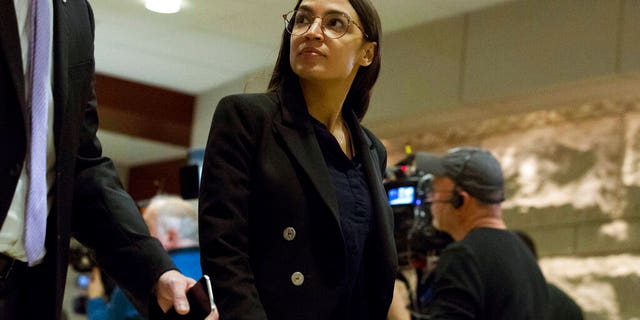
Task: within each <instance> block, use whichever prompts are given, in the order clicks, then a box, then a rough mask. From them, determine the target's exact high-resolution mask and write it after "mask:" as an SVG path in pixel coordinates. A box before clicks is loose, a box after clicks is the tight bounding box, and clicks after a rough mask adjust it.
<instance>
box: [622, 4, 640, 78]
mask: <svg viewBox="0 0 640 320" xmlns="http://www.w3.org/2000/svg"><path fill="white" fill-rule="evenodd" d="M623 10H624V11H623V18H622V19H623V20H622V21H623V24H622V44H621V46H620V51H621V53H620V60H621V61H620V68H621V71H622V72H623V73H626V72H637V71H640V0H625V1H624V9H623Z"/></svg>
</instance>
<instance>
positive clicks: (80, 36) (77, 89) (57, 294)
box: [0, 0, 195, 319]
mask: <svg viewBox="0 0 640 320" xmlns="http://www.w3.org/2000/svg"><path fill="white" fill-rule="evenodd" d="M94 26H95V21H94V17H93V12H92V10H91V7H90V6H89V4H88V2H87V1H85V0H75V1H52V0H23V1H20V0H1V1H0V148H1V149H2V154H3V155H2V157H0V319H59V318H60V317H61V309H62V300H63V297H64V288H65V283H66V275H67V267H68V251H69V242H70V241H69V240H70V238H71V236H72V235H73V236H74V237H75V238H76V239H78V241H80V242H81V243H83V244H84V245H86V246H88V247H90V248H91V249H93V250H94V251H95V253H96V259H97V260H98V262H99V263H100V265H101V266H102V267H103V268H104V269H105V270H106V271H107V272H108V273H109V274H110V275H111V276H112V277H113V278H114V279H115V280H116V281H117V282H118V283H119V285H120V286H121V287H122V288H123V289H124V290H126V291H127V292H128V293H129V294H130V296H131V297H134V298H135V299H134V300H135V301H136V305H137V306H138V308H139V309H140V310H141V311H142V312H146V311H147V310H149V308H151V307H153V306H154V304H159V305H160V307H161V308H162V309H163V310H169V309H170V308H171V307H172V306H173V307H175V309H176V310H177V311H178V312H179V313H181V314H185V313H187V312H188V310H189V304H188V302H187V299H186V295H185V292H186V291H187V290H188V288H189V287H190V286H191V285H193V284H194V283H195V280H193V279H189V278H187V277H184V276H183V275H181V274H180V273H179V272H177V271H176V270H174V269H175V265H174V264H173V263H172V261H171V258H170V257H169V255H168V254H167V253H166V252H165V251H164V250H163V249H162V246H161V244H160V243H159V242H158V240H156V239H154V238H153V237H151V236H150V235H149V232H148V230H147V228H146V226H145V224H144V221H143V220H142V218H141V217H140V214H139V211H138V208H137V207H136V205H135V203H134V201H133V200H132V199H131V197H130V196H129V195H128V194H127V193H126V192H125V191H124V188H123V187H122V184H121V182H120V179H119V178H118V176H117V174H116V170H115V167H114V165H113V163H112V161H111V160H110V159H108V158H106V157H104V156H103V155H102V147H101V145H100V142H99V141H98V138H97V137H96V131H97V130H98V113H97V109H96V108H97V102H96V95H95V61H94V45H93V40H94ZM132 262H135V263H132Z"/></svg>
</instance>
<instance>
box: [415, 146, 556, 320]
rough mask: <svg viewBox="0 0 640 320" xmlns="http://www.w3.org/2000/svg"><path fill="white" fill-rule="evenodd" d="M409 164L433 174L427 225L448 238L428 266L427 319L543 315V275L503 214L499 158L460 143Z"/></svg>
mask: <svg viewBox="0 0 640 320" xmlns="http://www.w3.org/2000/svg"><path fill="white" fill-rule="evenodd" d="M416 167H417V168H418V169H419V170H423V171H425V172H430V173H432V174H433V175H434V179H433V183H432V189H431V192H430V193H429V195H428V200H429V202H430V204H431V210H432V214H433V226H434V227H436V228H437V229H439V230H442V231H446V232H447V233H449V234H450V235H451V236H452V237H453V239H455V242H454V243H452V244H451V245H449V246H447V248H446V249H444V250H443V251H442V254H441V256H440V260H439V262H438V266H437V268H436V271H435V272H436V273H435V279H434V291H433V295H432V300H431V302H430V303H429V305H428V307H429V319H434V320H435V319H492V320H493V319H495V320H500V319H505V320H506V319H544V317H545V305H546V304H547V301H548V294H547V285H546V281H545V279H544V276H543V275H542V272H541V271H540V268H539V267H538V264H537V262H536V260H535V258H534V257H533V255H532V254H531V252H530V251H529V250H528V249H527V248H526V247H525V245H524V244H523V243H522V241H520V239H518V238H517V237H516V236H515V235H514V234H513V233H511V232H509V231H507V230H506V225H505V223H504V221H503V219H502V209H501V206H500V203H501V202H502V201H503V200H504V190H503V184H504V182H503V177H502V169H501V168H500V164H499V163H498V160H497V159H496V158H494V157H493V155H491V153H490V152H488V151H486V150H482V149H479V148H471V147H465V148H456V149H452V150H450V151H449V152H448V153H447V154H446V155H444V156H442V157H438V156H435V155H432V154H428V153H418V154H416Z"/></svg>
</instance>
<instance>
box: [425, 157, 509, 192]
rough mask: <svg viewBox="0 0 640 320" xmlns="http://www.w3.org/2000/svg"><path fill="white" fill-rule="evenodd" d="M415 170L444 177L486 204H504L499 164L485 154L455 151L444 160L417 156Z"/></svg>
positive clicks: (442, 158) (502, 181)
mask: <svg viewBox="0 0 640 320" xmlns="http://www.w3.org/2000/svg"><path fill="white" fill-rule="evenodd" d="M415 166H416V169H417V170H420V171H423V172H424V173H430V174H432V175H434V176H446V177H449V178H450V179H451V180H453V182H454V183H455V184H456V185H457V186H458V187H460V188H462V189H463V190H464V191H466V192H468V193H469V194H470V195H472V196H473V197H475V198H477V199H479V200H480V201H482V202H485V203H500V202H502V201H504V179H503V177H502V169H501V168H500V163H499V162H498V160H497V159H496V158H495V157H494V156H493V155H492V154H491V153H490V152H489V151H487V150H483V149H480V148H475V147H460V148H454V149H451V150H449V151H448V152H447V154H445V155H443V156H437V155H435V154H432V153H429V152H416V160H415Z"/></svg>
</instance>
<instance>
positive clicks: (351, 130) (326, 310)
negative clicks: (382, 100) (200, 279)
mask: <svg viewBox="0 0 640 320" xmlns="http://www.w3.org/2000/svg"><path fill="white" fill-rule="evenodd" d="M283 18H284V19H285V30H283V33H282V43H281V47H280V53H279V57H278V60H277V62H276V66H275V68H274V72H273V75H272V78H271V81H270V84H269V90H268V93H264V94H244V95H233V96H228V97H225V98H223V99H222V100H221V101H220V102H219V104H218V106H217V108H216V111H215V115H214V117H213V122H212V124H211V131H210V133H209V141H208V143H207V147H206V151H205V156H204V166H203V173H202V174H203V177H202V184H201V186H200V246H201V248H202V267H203V271H204V272H205V273H207V274H213V275H215V277H216V285H215V289H216V290H215V292H214V295H215V296H216V302H217V304H218V307H219V309H220V314H221V317H222V318H223V319H234V320H238V319H240V320H242V319H251V320H265V319H278V320H289V319H291V320H293V319H305V320H313V319H322V320H327V319H332V320H340V319H379V320H382V319H385V318H386V315H387V310H388V308H389V303H390V301H391V297H392V294H393V282H394V277H395V274H396V266H397V256H396V250H395V244H394V240H393V216H392V212H391V210H390V207H389V204H388V201H387V197H386V194H385V191H384V189H383V185H382V177H383V175H384V171H385V167H386V161H387V153H386V150H385V148H384V146H383V145H382V143H381V142H380V140H379V139H378V138H376V137H375V136H374V135H373V134H372V133H371V132H370V131H368V130H367V129H365V128H364V127H363V126H362V125H361V124H360V121H361V120H362V118H363V117H364V116H365V114H366V111H367V108H368V107H369V99H370V97H371V90H372V87H373V85H374V83H375V81H376V79H377V77H378V73H379V71H380V59H381V56H380V47H379V45H380V43H379V41H380V35H381V27H380V19H379V17H378V14H377V12H376V10H375V8H374V7H373V5H372V4H371V2H370V1H369V0H299V1H297V3H296V5H295V7H294V10H293V11H290V12H289V13H286V14H284V15H283Z"/></svg>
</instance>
